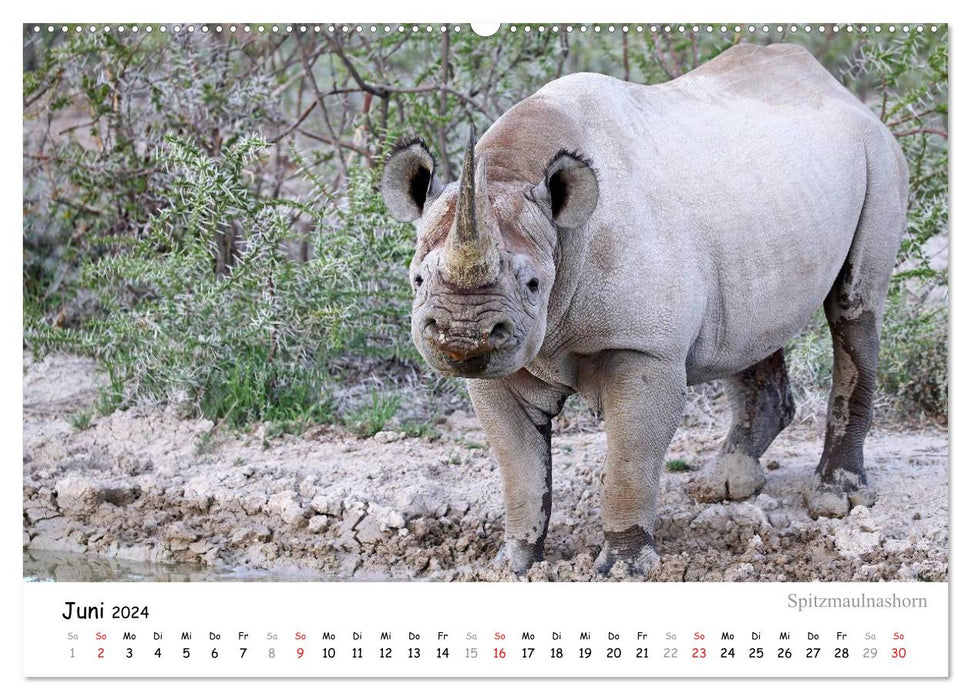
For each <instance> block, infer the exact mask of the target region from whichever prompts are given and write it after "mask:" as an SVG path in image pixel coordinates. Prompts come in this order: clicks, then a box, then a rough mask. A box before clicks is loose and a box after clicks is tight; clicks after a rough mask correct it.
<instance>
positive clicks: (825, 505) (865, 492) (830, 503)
mask: <svg viewBox="0 0 971 700" xmlns="http://www.w3.org/2000/svg"><path fill="white" fill-rule="evenodd" d="M858 482H859V477H857V476H856V475H854V474H847V478H842V479H840V478H837V479H835V483H823V482H822V481H821V480H820V479H819V477H818V476H817V477H815V478H814V479H813V485H812V487H811V488H810V489H809V491H808V492H807V493H806V510H807V511H809V516H810V517H811V518H812V519H813V520H816V519H817V518H845V517H846V516H847V515H848V514H849V512H850V511H851V510H853V509H854V508H855V507H856V506H867V507H868V508H869V507H870V506H872V505H873V504H874V503H876V502H877V495H876V493H875V492H874V491H873V489H871V488H868V487H867V486H866V484H862V485H859V486H858V485H857V483H858Z"/></svg>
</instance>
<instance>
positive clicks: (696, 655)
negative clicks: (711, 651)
mask: <svg viewBox="0 0 971 700" xmlns="http://www.w3.org/2000/svg"><path fill="white" fill-rule="evenodd" d="M707 655H708V650H707V649H705V647H701V648H694V649H692V650H691V658H692V659H703V658H705V657H706V656H707Z"/></svg>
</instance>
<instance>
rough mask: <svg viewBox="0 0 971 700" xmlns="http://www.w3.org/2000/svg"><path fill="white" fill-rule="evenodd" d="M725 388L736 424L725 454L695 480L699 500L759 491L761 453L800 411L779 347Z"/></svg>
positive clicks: (740, 496) (762, 481) (738, 496)
mask: <svg viewBox="0 0 971 700" xmlns="http://www.w3.org/2000/svg"><path fill="white" fill-rule="evenodd" d="M725 390H726V392H727V394H728V398H729V401H730V402H731V406H732V427H731V429H730V430H729V432H728V436H727V437H726V438H725V442H724V443H722V448H721V452H720V453H719V454H718V456H717V457H715V458H714V459H713V460H712V461H711V463H710V464H708V466H707V467H706V468H705V470H704V472H703V473H702V474H701V475H699V476H698V477H697V478H695V479H694V481H692V482H691V485H690V487H689V489H690V491H691V495H692V496H694V497H695V498H696V499H698V500H699V501H704V502H713V501H722V500H726V499H730V500H740V499H743V498H748V497H749V496H751V495H752V494H754V493H758V492H759V490H761V488H762V486H763V485H764V484H765V472H764V471H763V470H762V465H760V464H759V457H761V456H762V455H763V454H764V453H765V451H766V450H767V449H768V448H769V445H771V444H772V441H773V440H774V439H775V437H776V436H777V435H778V434H779V433H780V432H782V430H783V429H784V428H785V427H786V426H787V425H789V423H791V422H792V419H793V417H794V416H795V414H796V406H795V402H794V401H793V399H792V392H791V391H790V389H789V375H788V373H787V372H786V359H785V355H784V353H783V351H782V350H781V349H779V350H776V351H775V352H774V353H772V354H771V355H769V356H768V357H767V358H765V359H764V360H762V361H760V362H756V363H755V364H754V365H752V366H751V367H749V368H748V369H745V370H742V371H741V372H739V373H737V374H734V375H732V376H731V377H729V378H728V379H727V380H726V381H725Z"/></svg>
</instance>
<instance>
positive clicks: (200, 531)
mask: <svg viewBox="0 0 971 700" xmlns="http://www.w3.org/2000/svg"><path fill="white" fill-rule="evenodd" d="M100 381H101V380H100V379H99V377H98V375H97V373H96V372H95V368H94V366H93V364H92V363H91V362H90V361H88V360H85V359H80V358H76V357H70V356H64V355H55V356H51V357H48V358H47V359H45V360H43V361H41V362H38V363H34V362H32V361H30V360H26V359H25V374H24V398H23V401H24V520H23V522H24V552H25V570H26V568H27V567H28V563H30V565H31V566H32V567H35V568H36V567H38V566H46V565H45V564H44V563H43V562H45V561H54V562H55V563H54V564H51V565H50V566H51V568H50V571H54V572H55V573H53V574H51V576H53V577H59V576H63V577H72V576H74V575H77V576H79V577H82V578H83V577H84V575H83V574H76V573H71V572H72V571H76V569H74V568H71V567H68V568H67V569H64V570H63V571H64V573H62V574H57V573H56V571H57V564H56V562H57V561H58V559H57V557H58V556H69V553H74V555H76V558H78V557H83V561H87V562H92V566H93V567H95V568H98V566H100V565H99V564H97V562H105V561H118V562H127V563H129V564H128V565H126V567H127V568H126V567H120V568H116V569H112V568H110V567H109V568H108V569H107V570H108V571H109V572H110V571H114V570H118V571H122V572H123V573H121V574H119V575H121V576H127V575H128V574H126V573H124V572H125V571H127V570H128V569H130V570H132V571H135V572H137V576H138V577H141V578H145V577H148V578H151V577H158V578H166V577H167V574H166V571H179V570H180V569H179V567H186V566H190V565H191V566H192V570H193V571H194V572H195V573H194V574H193V578H195V579H198V578H206V576H207V573H206V572H213V576H215V575H216V574H215V572H225V571H233V572H243V574H241V575H244V576H245V572H259V573H262V572H266V573H267V574H269V575H273V576H274V577H276V578H284V579H286V578H294V579H305V578H320V579H356V580H389V579H412V580H413V579H425V580H463V581H465V580H510V579H514V578H515V577H514V576H512V575H511V574H508V573H506V572H505V571H504V570H502V569H500V568H497V567H494V566H493V565H492V559H493V557H494V556H495V554H496V552H497V551H498V548H499V545H500V544H501V540H502V518H503V508H502V498H501V483H500V478H499V473H498V470H497V468H496V467H495V465H494V463H493V462H492V460H491V458H490V456H489V454H488V451H487V448H486V446H485V438H484V436H483V434H482V432H481V430H480V429H479V427H478V423H477V421H476V419H475V417H474V415H470V414H467V413H463V412H456V413H453V414H452V415H451V416H450V417H449V418H448V419H447V421H446V423H445V424H444V425H442V426H439V427H440V429H441V436H440V437H439V438H436V439H432V438H422V439H419V438H406V437H403V436H402V435H401V434H399V433H396V432H382V433H378V434H377V435H375V436H374V437H373V438H370V439H358V438H356V437H353V436H352V435H350V434H348V433H346V432H342V431H340V430H338V429H332V428H318V429H314V430H311V431H310V432H309V433H307V434H304V435H302V436H299V437H297V436H280V437H267V435H266V432H265V430H262V429H256V430H253V431H251V432H249V433H242V434H241V433H233V432H230V431H226V430H223V429H220V428H219V427H218V426H215V425H214V424H213V423H212V422H211V421H207V420H184V419H181V418H179V417H178V416H177V415H176V414H175V413H174V412H172V411H167V410H164V409H160V408H156V407H136V408H132V409H129V410H126V411H120V412H116V413H115V414H112V415H109V416H106V417H101V416H98V415H97V413H93V417H92V418H91V421H90V425H87V426H80V425H78V424H79V421H78V420H77V419H76V416H78V414H79V412H82V413H83V412H86V411H91V407H92V406H93V405H94V404H95V402H96V399H97V390H98V386H99V382H100ZM72 419H73V424H72ZM718 422H719V421H718V420H716V421H714V423H715V424H714V425H706V426H698V425H693V427H691V428H685V429H682V430H681V431H679V432H678V434H677V436H676V437H675V440H674V443H673V444H672V447H671V450H670V453H669V459H671V460H683V461H684V462H685V463H687V464H688V465H690V466H694V467H697V466H699V465H701V464H703V463H704V462H705V461H706V460H707V459H708V458H709V457H710V456H711V455H713V454H714V453H715V451H716V449H717V446H718V443H719V441H720V440H721V438H722V436H723V435H724V430H725V428H724V425H718V424H717V423H718ZM821 446H822V437H821V435H820V434H819V431H818V430H816V429H814V428H812V427H811V426H807V425H794V426H791V427H790V428H789V429H788V430H786V431H785V432H784V433H783V435H781V436H780V437H779V438H778V439H777V441H776V443H775V444H774V445H773V446H772V447H771V448H770V451H769V452H768V453H767V454H766V456H765V457H764V459H763V463H766V464H767V465H768V466H769V468H770V471H769V472H768V481H767V483H766V486H765V488H764V489H763V492H762V493H761V494H760V495H758V496H757V497H754V498H750V499H748V500H746V501H743V502H738V503H729V502H725V503H718V504H702V503H697V502H695V501H694V500H693V499H692V498H691V497H690V496H689V495H688V494H689V488H688V487H689V482H690V480H691V479H693V478H694V477H695V476H696V472H693V471H669V472H667V473H666V474H665V476H664V479H663V481H662V487H661V494H660V503H659V514H660V517H659V522H658V527H657V542H658V546H659V549H660V554H661V564H660V566H659V567H658V569H657V570H656V571H654V572H653V573H652V574H651V575H650V579H652V580H660V581H680V580H688V581H807V580H823V581H830V580H836V581H877V580H933V581H942V580H946V579H947V576H948V473H947V466H948V438H947V433H946V432H944V431H943V430H941V429H939V428H934V427H924V428H921V429H919V430H915V429H910V430H906V431H902V430H896V429H895V430H889V429H888V428H887V427H886V426H884V427H878V428H877V429H875V430H874V432H873V433H872V434H871V437H870V438H869V441H868V443H867V458H868V465H869V470H870V476H871V481H872V483H873V485H874V487H875V489H876V491H877V493H878V494H879V500H878V501H877V503H876V505H874V506H873V507H872V508H866V507H865V506H858V507H857V508H855V509H854V510H853V511H852V513H851V514H850V515H849V516H848V517H847V518H845V519H843V520H829V519H826V518H820V519H819V520H812V519H811V518H809V516H808V515H807V514H806V509H805V505H804V500H803V492H804V489H805V487H806V485H807V484H808V481H809V477H810V475H811V474H812V469H813V467H814V466H815V463H816V460H817V458H818V455H819V452H820V449H821ZM553 451H554V473H553V486H554V495H553V516H552V522H551V526H550V534H549V538H548V541H547V561H546V562H543V563H541V564H538V565H536V566H534V567H533V568H532V569H531V570H530V571H529V572H528V575H527V578H529V579H531V580H555V581H576V580H590V579H595V578H601V577H598V576H596V575H595V574H594V573H593V561H594V559H595V557H596V554H597V551H598V549H599V546H600V544H601V541H602V535H601V530H600V528H601V522H602V521H601V517H600V495H599V483H600V473H601V467H602V465H603V461H604V454H605V439H604V434H603V432H602V430H593V431H577V430H573V431H570V432H565V433H562V434H554V438H553ZM52 553H53V554H52ZM51 557H53V559H51ZM38 562H40V564H38ZM199 565H203V567H202V568H200V566H199ZM146 571H147V572H148V573H146ZM109 576H110V573H109ZM102 577H103V576H102ZM607 578H614V579H616V578H627V575H626V572H624V571H621V570H620V567H615V569H614V571H612V572H611V574H610V575H609V576H608V577H607Z"/></svg>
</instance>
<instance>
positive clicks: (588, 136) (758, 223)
mask: <svg viewBox="0 0 971 700" xmlns="http://www.w3.org/2000/svg"><path fill="white" fill-rule="evenodd" d="M382 191H383V195H384V198H385V202H386V204H387V207H388V209H389V210H390V212H391V213H392V215H394V216H395V217H396V218H398V219H399V220H404V221H414V222H415V225H416V227H417V231H418V239H417V250H416V252H415V257H414V260H413V262H412V264H411V270H410V274H411V280H412V284H413V288H414V292H415V301H414V312H413V316H412V334H413V338H414V342H415V344H416V345H417V346H418V349H419V350H420V351H421V354H422V355H423V357H424V358H425V359H426V360H427V361H428V363H429V364H430V365H431V366H432V367H434V368H435V369H437V370H438V371H440V372H443V373H445V374H450V375H458V376H463V377H468V388H469V393H470V395H471V397H472V401H473V404H474V407H475V410H476V413H477V415H478V417H479V419H480V421H481V423H482V425H483V427H484V429H485V431H486V434H487V436H488V439H489V442H490V445H491V448H492V450H493V452H494V454H495V456H496V458H497V459H498V462H499V466H500V468H501V472H502V476H503V481H504V493H505V506H506V536H505V538H506V539H505V545H504V548H503V553H502V554H503V556H504V557H505V558H506V560H507V561H508V564H509V566H510V567H511V568H512V569H513V570H514V571H516V572H522V571H524V570H525V569H527V568H528V567H529V566H530V565H531V564H532V563H533V562H535V561H537V560H540V559H541V558H542V557H543V544H544V539H545V536H546V531H547V524H548V522H549V517H550V508H551V456H550V431H551V420H552V418H553V417H554V416H555V415H556V414H557V413H558V411H559V410H560V408H561V407H562V405H563V402H564V400H565V399H566V398H567V396H569V395H570V394H573V393H575V392H579V393H580V394H581V395H582V396H583V397H584V398H585V399H586V400H587V401H588V402H589V403H590V404H592V405H594V406H595V407H597V408H598V409H600V410H601V411H602V412H603V415H604V419H605V422H606V426H607V428H606V429H607V460H606V465H605V473H604V499H603V502H604V529H605V543H604V547H603V550H602V551H601V554H600V556H599V558H598V560H597V565H598V568H600V569H601V570H608V569H609V568H610V567H611V566H612V565H613V564H614V562H615V561H618V560H625V561H627V562H629V564H630V565H632V566H633V567H634V568H635V569H639V570H642V571H645V570H648V569H650V568H651V567H652V566H653V565H654V564H655V563H656V562H657V559H658V555H657V552H656V548H655V544H654V539H653V530H654V521H655V515H656V501H657V490H658V481H659V479H660V475H661V471H662V468H663V464H664V454H665V450H666V449H667V447H668V443H669V442H670V440H671V437H672V435H673V433H674V431H675V428H676V427H677V426H678V424H679V422H680V421H681V419H682V411H683V406H684V401H685V387H686V386H688V385H690V384H696V383H700V382H706V381H709V380H712V379H716V378H722V379H724V380H725V381H726V385H727V387H728V392H729V395H730V397H731V403H732V409H733V419H732V426H731V429H730V432H729V434H728V437H727V438H726V440H725V443H724V445H723V447H722V449H721V453H720V454H719V455H718V456H717V457H716V458H715V459H714V461H713V462H712V463H711V464H710V465H709V466H708V467H707V469H706V471H705V472H704V474H703V475H702V476H701V477H700V478H699V479H698V480H697V481H696V483H695V484H694V486H695V496H696V497H698V498H700V499H703V500H720V499H724V498H736V499H737V498H745V497H747V496H750V495H751V494H752V493H754V492H756V491H757V490H758V489H759V488H760V487H761V486H762V484H763V482H764V479H765V477H764V476H763V475H762V468H761V466H760V465H759V461H758V460H759V457H760V456H761V455H762V453H763V452H764V451H765V450H766V448H767V447H768V446H769V444H770V443H771V442H772V440H773V439H774V438H775V436H776V435H777V434H778V433H779V431H781V430H782V429H783V428H784V427H785V426H786V425H787V424H788V423H789V422H790V421H791V419H792V416H793V403H792V397H791V395H790V391H789V384H788V379H787V375H786V367H785V361H784V358H783V354H782V350H781V348H782V346H783V345H784V344H785V343H786V342H787V341H788V340H789V339H790V338H792V337H793V336H794V335H796V334H797V333H798V332H799V331H800V330H801V329H802V328H803V327H804V326H805V324H806V322H807V321H808V320H809V319H810V317H811V316H812V314H813V313H814V312H815V311H816V309H818V308H819V307H820V306H822V307H823V308H824V309H825V313H826V317H827V319H828V321H829V325H830V329H831V331H832V339H833V353H834V370H833V388H832V394H831V397H830V403H829V415H828V423H827V430H826V437H825V444H824V447H823V454H822V457H821V458H820V460H819V466H818V467H817V469H816V474H815V477H814V480H813V485H812V489H811V491H810V493H809V495H808V496H807V504H808V507H809V509H810V511H811V513H812V514H814V515H821V514H823V515H829V516H840V515H844V514H845V513H846V512H847V510H848V508H849V507H850V506H851V505H852V504H855V503H861V502H862V503H872V502H873V498H874V496H873V493H872V492H871V490H870V488H869V487H868V484H867V477H866V471H865V469H864V464H863V441H864V436H865V435H866V432H867V430H868V427H869V423H870V417H871V404H872V400H873V393H874V386H875V373H876V365H877V353H878V348H879V327H880V319H881V314H882V311H883V304H884V297H885V295H886V292H887V288H888V284H889V279H890V275H891V271H892V268H893V265H894V261H895V259H896V255H897V250H898V248H899V246H900V242H901V238H902V236H903V233H904V226H905V221H904V220H905V212H906V207H907V166H906V163H905V161H904V159H903V156H902V154H901V151H900V149H899V147H898V146H897V144H896V142H895V140H894V138H893V136H892V135H891V134H890V132H889V131H888V130H887V129H886V128H885V127H884V125H883V124H882V123H881V122H880V121H879V119H877V117H876V116H875V115H874V114H873V113H872V112H871V111H870V110H869V109H868V108H867V107H866V106H864V105H863V104H861V103H860V102H859V101H858V100H857V99H856V98H855V97H853V96H852V95H851V94H850V93H849V92H848V91H847V90H845V89H844V88H843V87H842V86H841V85H840V84H839V83H838V82H837V81H836V80H835V79H834V78H833V77H832V76H830V75H829V73H828V72H827V71H826V70H825V69H824V68H823V67H822V66H820V65H819V64H818V63H817V62H816V61H815V60H814V59H813V57H812V56H811V55H810V54H809V53H808V52H807V51H805V50H804V49H802V48H800V47H797V46H793V45H773V46H768V47H756V46H751V45H739V46H735V47H733V48H731V49H729V50H728V51H725V52H724V53H723V54H721V55H720V56H718V57H717V58H715V59H714V60H712V61H710V62H708V63H707V64H705V65H703V66H701V67H699V68H698V69H696V70H694V71H692V72H690V73H688V74H686V75H684V76H682V77H680V78H678V79H676V80H673V81H671V82H669V83H665V84H662V85H654V86H643V85H635V84H631V83H626V82H623V81H620V80H616V79H614V78H610V77H606V76H602V75H594V74H577V75H571V76H568V77H565V78H561V79H559V80H556V81H554V82H552V83H549V84H548V85H546V86H545V87H543V88H542V89H541V90H539V91H538V92H537V93H535V94H534V95H532V96H531V97H529V98H527V99H525V100H523V101H522V102H520V103H519V104H517V105H516V106H514V107H513V108H512V109H510V110H509V111H508V112H507V113H506V114H504V115H503V116H502V117H501V118H499V119H498V120H497V121H496V122H495V123H494V124H493V125H492V126H491V128H489V130H488V131H487V132H486V133H485V134H484V135H483V136H482V138H481V140H480V141H478V143H475V142H474V137H472V136H470V143H469V146H468V149H467V152H466V155H465V164H464V170H463V172H462V175H461V180H460V182H457V183H452V184H449V185H447V186H444V185H443V183H441V182H439V180H438V179H437V178H436V173H435V159H434V158H433V156H432V155H431V153H430V152H429V151H428V149H427V148H426V147H425V146H424V144H422V143H421V142H412V143H410V144H408V145H406V146H405V147H402V148H400V149H398V150H397V151H396V152H395V153H393V155H392V156H391V157H390V158H389V160H388V162H387V164H386V170H385V174H384V178H383V182H382Z"/></svg>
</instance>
